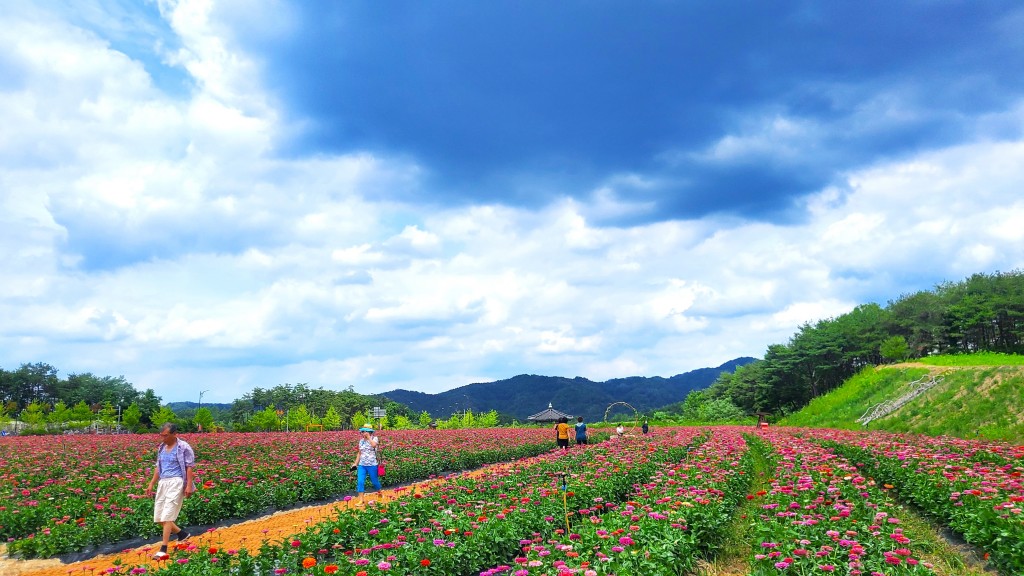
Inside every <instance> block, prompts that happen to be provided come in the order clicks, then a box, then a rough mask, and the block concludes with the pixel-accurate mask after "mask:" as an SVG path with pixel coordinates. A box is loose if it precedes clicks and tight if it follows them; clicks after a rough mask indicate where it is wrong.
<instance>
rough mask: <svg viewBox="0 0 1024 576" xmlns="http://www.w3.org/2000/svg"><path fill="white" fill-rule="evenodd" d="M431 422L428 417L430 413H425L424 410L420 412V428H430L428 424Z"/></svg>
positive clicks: (431, 419)
mask: <svg viewBox="0 0 1024 576" xmlns="http://www.w3.org/2000/svg"><path fill="white" fill-rule="evenodd" d="M432 421H433V418H431V417H430V413H429V412H427V411H426V410H424V411H423V412H420V427H422V428H426V427H427V426H430V423H431V422H432Z"/></svg>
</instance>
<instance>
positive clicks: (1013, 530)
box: [808, 430, 1024, 574]
mask: <svg viewBox="0 0 1024 576" xmlns="http://www.w3.org/2000/svg"><path fill="white" fill-rule="evenodd" d="M808 434H809V435H810V436H811V437H814V438H817V439H819V440H821V441H824V442H826V445H827V446H829V447H831V448H832V449H834V450H836V451H837V452H839V453H841V454H843V455H845V456H846V457H847V458H849V459H850V460H852V461H854V462H857V463H859V464H861V465H862V470H863V473H865V474H870V475H872V476H874V477H876V478H878V479H879V480H880V481H882V482H884V483H886V484H887V485H890V486H893V487H894V488H895V489H896V490H897V491H898V493H899V495H900V498H902V499H904V500H906V501H908V502H910V503H912V504H914V505H915V506H917V507H919V508H920V509H922V510H924V511H926V512H927V513H928V514H930V515H931V516H933V517H934V518H937V519H939V520H940V521H942V522H943V523H945V524H947V525H948V526H949V527H950V528H952V529H953V530H955V531H956V532H958V533H960V534H961V535H962V536H963V537H964V539H965V540H966V541H967V542H970V543H971V544H974V545H976V546H979V547H981V548H982V549H984V550H985V552H986V555H987V556H988V557H989V559H990V561H991V562H992V563H994V564H995V565H996V566H998V567H999V568H1000V569H1001V570H1002V571H1004V572H1005V573H1007V574H1024V462H1021V461H1020V459H1019V458H1016V457H1014V456H1013V455H1014V454H1015V452H1016V450H1015V449H1013V448H1011V447H1005V446H999V445H993V444H992V443H990V442H977V443H975V442H971V441H969V440H962V439H953V438H945V437H943V438H932V437H927V436H910V435H907V436H901V435H894V434H884V433H873V434H862V433H855V432H841V431H820V430H815V431H808Z"/></svg>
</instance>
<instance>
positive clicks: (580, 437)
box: [576, 416, 587, 445]
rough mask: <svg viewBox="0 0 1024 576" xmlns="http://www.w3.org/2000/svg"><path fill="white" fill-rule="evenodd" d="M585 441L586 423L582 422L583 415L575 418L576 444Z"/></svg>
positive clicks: (584, 442)
mask: <svg viewBox="0 0 1024 576" xmlns="http://www.w3.org/2000/svg"><path fill="white" fill-rule="evenodd" d="M586 443H587V425H586V424H584V423H583V416H579V417H577V418H576V444H577V445H579V444H586Z"/></svg>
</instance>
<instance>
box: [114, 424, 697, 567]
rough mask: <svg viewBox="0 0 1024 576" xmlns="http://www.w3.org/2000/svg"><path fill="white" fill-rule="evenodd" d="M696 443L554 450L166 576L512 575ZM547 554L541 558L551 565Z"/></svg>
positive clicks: (201, 556)
mask: <svg viewBox="0 0 1024 576" xmlns="http://www.w3.org/2000/svg"><path fill="white" fill-rule="evenodd" d="M696 438H697V433H696V431H694V430H682V431H676V432H672V433H669V432H665V433H663V434H660V435H656V436H650V437H641V438H632V439H621V440H618V441H611V442H605V443H603V444H600V445H591V446H589V447H585V448H580V449H575V448H574V449H573V450H570V451H560V450H555V451H552V452H551V453H549V454H545V455H542V456H538V457H535V458H529V459H524V460H521V461H519V462H516V463H514V464H513V465H508V466H503V467H496V468H495V469H494V470H489V471H487V472H486V473H482V474H479V475H474V477H460V478H453V479H451V480H450V481H449V482H444V483H439V484H436V485H433V486H431V487H429V488H428V489H427V490H426V491H424V492H417V493H410V494H409V495H408V496H406V497H405V498H402V499H400V500H397V501H392V502H388V503H387V504H386V505H378V506H370V507H369V508H367V509H366V510H364V511H361V512H350V511H347V510H346V511H341V512H340V513H339V515H338V517H337V518H336V519H334V520H331V521H328V522H324V523H320V524H318V525H316V526H313V527H311V528H309V529H307V530H306V531H305V532H302V533H300V534H297V535H296V536H294V537H292V538H288V539H286V540H285V541H283V542H278V543H264V544H263V546H262V547H261V548H260V550H259V553H258V555H254V554H252V553H251V552H252V551H246V550H239V551H234V550H222V549H219V548H217V547H214V548H206V549H200V548H196V547H193V548H192V549H187V550H180V551H176V552H175V554H174V556H172V560H171V561H170V562H169V564H168V566H166V567H165V568H164V570H163V571H162V572H163V573H165V574H167V576H174V575H178V574H181V575H195V574H209V575H219V574H234V573H242V574H324V573H327V574H331V573H338V574H346V575H360V576H369V575H371V574H372V575H377V574H392V573H394V574H423V575H441V574H445V575H460V574H461V575H473V576H475V575H476V574H479V573H480V571H481V570H486V569H487V567H488V566H498V565H509V566H511V565H512V564H513V563H514V560H515V558H517V557H518V556H519V555H521V554H522V553H523V551H522V548H521V547H522V546H523V544H521V542H524V541H527V542H531V543H532V542H534V540H537V539H540V541H541V542H543V541H546V540H548V539H551V538H565V539H566V540H568V541H569V542H572V540H571V536H567V535H566V532H565V529H566V524H567V523H568V524H569V526H570V531H571V534H577V535H579V533H578V532H577V531H576V528H574V527H577V526H588V527H589V526H593V524H592V520H591V518H594V517H596V518H598V519H601V518H611V517H612V516H613V515H617V514H619V513H620V512H621V511H623V510H624V509H625V508H624V506H623V504H622V502H624V501H627V500H629V499H631V498H633V497H634V496H635V495H636V490H637V487H638V486H644V485H645V484H649V483H651V481H652V478H654V477H656V476H657V473H658V470H661V469H664V468H665V467H666V465H667V463H673V462H678V461H681V460H683V459H685V457H686V454H687V452H688V450H690V449H693V446H694V443H695V442H697V441H698V440H697V439H696ZM563 474H564V476H563ZM563 477H564V479H565V483H566V487H567V489H566V490H563V489H562V485H563V484H562V481H563ZM628 506H634V508H635V505H633V504H628ZM631 516H632V514H631ZM682 532H684V531H682V530H680V533H682ZM640 545H641V544H638V545H637V546H640ZM542 552H543V551H542V550H539V549H538V550H536V551H535V553H536V555H537V556H538V557H544V556H547V555H546V554H545V555H543V556H542V554H541V553H542ZM564 557H566V558H568V557H570V556H569V555H568V554H565V555H564ZM595 561H596V560H595ZM148 568H149V567H147V566H142V567H132V568H128V567H126V568H125V569H124V570H125V572H126V573H127V572H129V571H130V570H134V569H148ZM523 569H526V570H529V568H523ZM537 573H538V574H539V573H540V572H537Z"/></svg>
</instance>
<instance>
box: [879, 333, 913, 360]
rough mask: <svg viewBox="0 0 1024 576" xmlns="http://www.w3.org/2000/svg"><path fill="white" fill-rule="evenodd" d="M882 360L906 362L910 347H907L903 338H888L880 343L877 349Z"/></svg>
mask: <svg viewBox="0 0 1024 576" xmlns="http://www.w3.org/2000/svg"><path fill="white" fill-rule="evenodd" d="M878 352H879V353H880V354H881V355H882V358H883V359H885V360H888V361H890V362H896V361H898V360H906V359H907V356H908V355H909V354H910V347H909V346H907V339H906V338H904V337H903V336H890V337H889V338H886V339H885V340H883V341H882V344H881V345H880V346H879V347H878Z"/></svg>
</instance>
